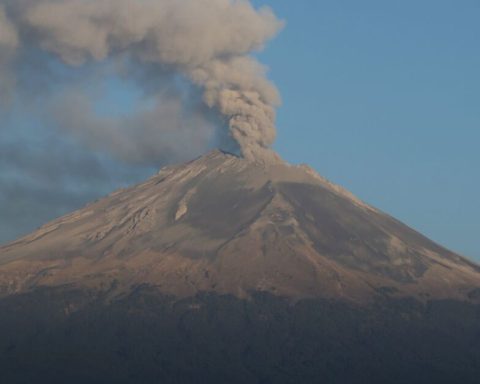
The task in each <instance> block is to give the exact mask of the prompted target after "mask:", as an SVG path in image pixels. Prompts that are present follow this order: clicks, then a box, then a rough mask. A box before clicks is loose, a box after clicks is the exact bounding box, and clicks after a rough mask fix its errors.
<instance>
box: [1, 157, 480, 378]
mask: <svg viewBox="0 0 480 384" xmlns="http://www.w3.org/2000/svg"><path fill="white" fill-rule="evenodd" d="M0 294H1V299H0V310H1V311H2V312H1V313H3V315H2V316H1V318H0V336H1V337H0V363H1V366H2V368H3V369H2V372H3V373H2V374H1V375H3V376H4V379H5V380H7V381H2V382H9V383H15V382H22V383H23V382H33V381H35V382H48V383H53V382H65V381H66V380H68V381H69V382H74V383H76V382H78V383H80V382H82V383H84V382H89V383H97V382H98V383H110V382H112V383H144V382H145V383H150V382H151V383H154V382H156V383H158V382H162V383H164V382H165V383H194V382H195V383H197V382H198V383H217V382H218V383H220V382H222V383H227V382H228V383H237V382H238V383H270V382H271V383H299V382H302V383H310V382H311V383H317V382H318V383H324V382H325V383H328V382H332V383H333V382H335V383H343V382H345V383H346V382H348V383H356V382H358V383H361V382H362V383H363V382H365V383H367V382H368V383H376V382H378V383H380V382H381V383H390V382H392V383H397V382H398V383H404V382H408V383H423V382H425V383H426V382H436V383H440V382H441V383H443V382H462V383H470V382H472V383H473V382H476V381H474V380H477V379H478V374H479V373H480V352H479V351H480V348H479V347H480V337H479V335H480V307H479V302H480V267H479V266H477V265H476V264H475V263H473V262H471V261H469V260H467V259H465V258H463V257H461V256H459V255H457V254H455V253H453V252H450V251H448V250H446V249H444V248H443V247H441V246H439V245H437V244H435V243H434V242H432V241H430V240H429V239H427V238H426V237H424V236H422V235H421V234H419V233H417V232H416V231H414V230H412V229H410V228H409V227H407V226H406V225H404V224H402V223H401V222H399V221H397V220H395V219H394V218H392V217H390V216H389V215H387V214H385V213H383V212H381V211H379V210H377V209H375V208H374V207H371V206H370V205H368V204H366V203H364V202H362V201H360V200H359V199H357V198H356V197H354V196H353V195H352V194H351V193H349V192H348V191H346V190H344V189H343V188H341V187H339V186H337V185H334V184H332V183H331V182H329V181H328V180H326V179H324V178H323V177H321V176H320V175H318V174H317V173H316V172H315V171H314V170H313V169H311V168H309V167H308V166H306V165H300V166H293V165H289V164H286V163H284V162H282V161H274V162H271V163H265V162H255V161H252V160H247V159H244V158H240V157H238V156H235V155H233V154H229V153H226V152H222V151H219V150H216V151H213V152H211V153H209V154H207V155H205V156H203V157H201V158H198V159H196V160H194V161H192V162H189V163H186V164H181V165H175V166H168V167H165V168H163V169H162V170H161V171H160V172H159V173H158V174H156V175H155V176H153V177H152V178H150V179H149V180H147V181H146V182H145V183H143V184H140V185H138V186H134V187H132V188H129V189H124V190H119V191H117V192H115V193H113V194H111V195H109V196H107V197H105V198H103V199H100V200H98V201H96V202H94V203H91V204H89V205H88V206H86V207H85V208H83V209H80V210H78V211H76V212H74V213H72V214H70V215H67V216H65V217H62V218H60V219H58V220H55V221H53V222H51V223H49V224H46V225H45V226H43V227H41V228H40V229H38V230H37V231H35V232H34V233H32V234H30V235H28V236H26V237H23V238H21V239H19V240H17V241H15V242H13V243H11V244H8V245H6V246H4V247H2V248H0ZM29 380H33V381H29ZM452 380H453V381H452ZM459 380H460V381H459Z"/></svg>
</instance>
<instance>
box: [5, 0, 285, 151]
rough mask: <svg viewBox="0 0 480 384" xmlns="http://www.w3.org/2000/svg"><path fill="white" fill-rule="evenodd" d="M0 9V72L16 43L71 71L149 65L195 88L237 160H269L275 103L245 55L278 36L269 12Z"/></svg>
mask: <svg viewBox="0 0 480 384" xmlns="http://www.w3.org/2000/svg"><path fill="white" fill-rule="evenodd" d="M2 4H3V5H4V9H2V8H1V7H0V52H7V51H8V53H6V54H5V57H2V56H0V66H1V67H4V66H5V64H4V63H6V62H8V61H10V60H11V55H12V52H13V51H14V50H15V48H16V47H17V45H18V44H22V42H21V40H22V39H24V40H25V41H28V44H29V45H33V46H35V47H37V48H40V49H41V50H44V51H47V52H49V53H52V54H55V55H57V56H58V57H59V58H60V59H61V60H62V61H63V62H65V63H66V64H68V65H72V66H81V65H83V64H85V63H88V62H92V61H97V62H101V61H105V60H107V59H112V58H113V59H114V58H116V57H125V56H128V57H129V59H130V60H132V62H133V63H134V65H135V66H136V70H138V69H139V68H140V69H141V68H142V67H143V66H145V67H151V66H152V65H155V66H158V68H159V70H161V71H164V72H165V71H166V72H169V73H172V74H176V75H178V74H181V75H182V76H184V77H185V78H187V79H188V80H189V81H190V82H191V83H192V84H194V85H196V86H198V87H199V88H200V89H201V90H202V93H203V95H202V99H203V102H204V103H205V104H206V105H207V106H208V107H209V108H211V109H213V110H215V111H217V112H219V113H220V114H221V116H223V120H224V122H225V124H226V125H228V126H229V129H230V134H231V136H232V137H233V138H234V139H235V140H236V142H237V143H238V144H239V146H240V149H241V152H242V154H243V156H245V157H247V158H249V159H258V158H260V157H261V158H269V157H270V156H272V152H271V151H270V150H269V147H270V146H271V144H272V143H273V141H274V139H275V107H276V106H278V104H279V103H280V97H279V94H278V91H277V89H276V88H275V86H274V85H273V84H272V83H270V82H269V81H268V80H267V78H266V75H265V73H266V69H265V67H264V66H262V65H261V64H260V63H259V62H258V61H257V60H255V59H254V58H253V57H252V56H251V55H250V54H251V53H252V52H254V51H258V50H261V49H262V48H263V46H264V44H265V43H266V42H267V41H268V40H269V39H271V38H272V37H274V36H275V35H276V34H277V32H278V31H279V30H280V29H281V28H282V25H283V24H282V22H281V21H279V20H278V19H277V18H276V17H275V15H274V14H273V12H272V11H271V10H270V9H269V8H267V7H263V8H260V9H255V8H254V7H253V6H252V4H251V3H250V2H249V1H247V0H15V1H12V0H0V6H1V5H2ZM7 15H8V16H7ZM25 44H26V43H25ZM4 47H6V48H8V49H6V48H4ZM0 55H1V54H0ZM2 62H3V64H2ZM0 71H1V68H0ZM3 78H5V76H3ZM1 79H2V73H1V72H0V86H3V87H7V84H2V83H1V81H2V80H1Z"/></svg>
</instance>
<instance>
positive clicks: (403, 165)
mask: <svg viewBox="0 0 480 384" xmlns="http://www.w3.org/2000/svg"><path fill="white" fill-rule="evenodd" d="M257 3H258V4H265V3H268V2H265V1H263V2H260V1H258V2H257ZM270 4H271V5H272V6H273V8H274V9H275V11H276V13H277V14H278V15H279V16H280V17H281V18H283V19H285V20H286V22H287V25H286V28H285V30H284V31H283V32H282V33H281V34H280V35H279V36H278V37H277V38H276V39H275V41H273V42H272V43H271V44H269V46H268V47H267V49H266V51H265V52H264V53H263V54H261V56H260V58H261V60H262V61H263V62H265V63H266V64H267V65H269V67H270V77H271V78H272V79H273V80H274V81H275V82H276V84H277V86H278V87H279V88H280V91H281V93H282V97H283V106H282V107H281V109H280V110H279V115H278V131H279V134H278V140H277V143H276V145H275V148H276V149H277V150H278V151H279V152H280V154H281V155H282V156H283V157H284V158H286V159H287V160H288V161H290V162H293V163H298V162H306V163H309V164H310V165H312V166H313V167H314V168H315V169H317V170H318V171H319V172H320V173H321V174H323V175H324V176H326V177H328V178H329V179H331V180H332V181H334V182H336V183H339V184H341V185H343V186H344V187H346V188H348V189H350V190H351V191H353V192H354V193H355V194H357V195H358V196H359V197H361V198H362V199H364V200H366V201H367V202H369V203H371V204H373V205H375V206H377V207H379V208H381V209H383V210H384V211H386V212H388V213H390V214H392V215H393V216H395V217H397V218H399V219H401V220H402V221H404V222H406V223H407V224H409V225H411V226H413V227H414V228H415V229H417V230H419V231H421V232H423V233H424V234H426V235H428V236H429V237H431V238H432V239H434V240H436V241H437V242H439V243H441V244H443V245H445V246H447V247H449V248H451V249H453V250H455V251H457V252H460V253H462V254H464V255H468V256H470V257H474V258H476V259H477V260H480V245H479V243H478V241H477V239H478V237H479V235H480V222H479V217H480V201H479V198H478V196H480V177H479V172H478V168H479V167H480V151H479V145H480V74H479V70H480V46H479V42H480V23H479V20H480V2H478V1H471V0H461V1H445V0H435V1H432V0H422V1H418V0H417V1H412V0H406V1H401V2H400V1H396V2H393V1H380V0H376V1H372V0H365V1H361V2H359V1H354V0H328V1H323V0H322V1H295V2H292V1H290V0H276V1H275V2H271V3H270Z"/></svg>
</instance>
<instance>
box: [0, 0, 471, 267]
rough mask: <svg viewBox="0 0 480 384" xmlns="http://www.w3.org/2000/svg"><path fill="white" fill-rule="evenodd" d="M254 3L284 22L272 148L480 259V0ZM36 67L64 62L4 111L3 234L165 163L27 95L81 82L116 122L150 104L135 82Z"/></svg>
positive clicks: (269, 56) (0, 167) (271, 56)
mask: <svg viewBox="0 0 480 384" xmlns="http://www.w3.org/2000/svg"><path fill="white" fill-rule="evenodd" d="M254 2H255V4H257V5H264V4H266V5H270V6H271V7H272V8H273V9H274V11H275V12H276V14H277V15H278V16H279V17H281V18H282V19H284V20H285V21H286V27H285V29H284V30H283V31H282V32H281V33H280V35H279V36H278V37H277V38H276V39H275V40H274V41H272V42H271V43H269V44H268V46H267V47H266V50H265V52H262V53H260V54H259V55H258V56H259V58H260V60H261V61H262V62H263V63H265V64H266V65H267V66H269V67H270V73H269V76H270V78H271V79H272V80H273V81H274V82H275V83H276V84H277V86H278V87H279V89H280V91H281V94H282V98H283V105H282V107H281V108H280V109H279V111H278V140H277V142H276V144H275V149H276V150H277V151H278V152H279V153H280V154H281V155H282V157H284V158H285V159H286V160H287V161H289V162H292V163H308V164H310V165H311V166H313V167H314V168H315V169H317V170H318V171H319V173H321V174H322V175H324V176H326V177H327V178H329V179H330V180H332V181H333V182H335V183H338V184H340V185H342V186H344V187H346V188H347V189H349V190H351V191H352V192H353V193H355V194H356V195H358V196H359V197H360V198H362V199H363V200H365V201H367V202H369V203H370V204H372V205H374V206H376V207H378V208H380V209H382V210H384V211H386V212H388V213H390V214H391V215H393V216H395V217H397V218H399V219H400V220H402V221H404V222H405V223H407V224H409V225H410V226H412V227H414V228H415V229H417V230H419V231H420V232H422V233H424V234H426V235H427V236H429V237H431V238H432V239H433V240H435V241H437V242H439V243H441V244H443V245H445V246H447V247H448V248H450V249H452V250H455V251H457V252H459V253H462V254H464V255H467V256H470V257H473V258H475V259H476V260H479V261H480V245H479V244H478V242H477V237H478V236H479V235H480V224H479V223H478V217H479V216H480V202H479V200H478V196H479V195H480V178H479V177H478V171H477V169H478V168H479V166H480V153H479V151H478V146H479V144H480V105H479V104H480V76H479V73H478V71H479V68H480V49H479V41H480V23H479V20H480V2H479V1H478V0H457V1H453V0H452V1H445V0H436V1H433V0H421V1H418V0H417V1H412V0H404V1H395V2H394V1H384V0H383V1H381V0H375V1H373V0H364V1H361V2H360V1H358V0H328V1H323V0H320V1H311V0H308V1H307V0H296V1H292V0H275V1H266V0H262V1H260V0H255V1H254ZM37 54H38V53H35V52H33V55H37ZM26 62H27V63H30V64H28V65H32V64H31V63H35V65H36V66H38V65H44V66H45V68H47V69H48V68H49V67H52V66H53V67H52V68H50V69H48V70H47V71H46V72H45V76H42V77H35V78H30V77H29V73H31V72H32V71H31V69H30V68H29V67H28V65H26V68H20V69H18V70H19V72H20V73H21V74H22V77H21V80H22V81H24V82H25V83H28V82H29V81H33V83H31V84H33V86H30V87H27V89H28V90H29V92H30V91H31V93H32V94H33V96H32V95H25V94H23V95H20V96H21V99H20V100H21V103H20V104H18V103H17V105H16V108H14V110H13V112H10V113H8V114H4V115H2V116H1V117H2V120H1V121H0V128H1V129H0V186H1V187H2V188H1V190H0V208H1V210H2V217H0V242H5V241H8V240H11V239H13V238H14V237H16V236H19V235H21V234H23V233H26V232H29V231H31V230H33V229H34V228H35V227H37V226H39V225H41V224H42V223H44V222H45V221H48V220H50V219H52V218H54V217H56V216H59V215H62V214H64V213H67V212H69V211H70V210H72V209H75V208H77V207H80V206H82V205H83V204H85V203H86V202H88V201H90V200H92V199H95V198H98V197H100V196H102V195H104V194H106V193H108V192H109V191H111V190H114V189H116V188H118V187H120V186H125V185H128V184H131V183H134V182H137V181H140V180H142V179H143V178H145V177H147V176H148V175H149V174H151V173H153V172H155V170H156V168H157V166H160V165H161V164H160V163H158V164H157V163H155V164H140V165H139V166H131V164H130V165H129V164H126V163H122V161H121V160H118V159H116V160H115V159H112V158H108V156H107V157H105V156H104V155H102V154H99V153H94V152H92V151H90V152H89V151H85V149H84V148H82V147H81V146H79V145H78V143H76V142H75V141H72V139H71V138H69V137H68V136H62V135H58V134H57V133H58V132H57V131H55V130H51V129H50V128H49V127H46V126H44V125H42V124H43V123H41V121H42V120H41V119H39V116H40V115H41V111H42V109H43V108H44V107H45V106H44V105H42V103H41V102H38V101H36V102H34V103H29V102H27V103H25V100H27V101H28V99H29V98H30V97H34V96H35V95H37V96H38V94H40V95H41V94H42V92H43V91H44V88H45V86H46V85H48V86H49V87H52V88H53V91H55V88H58V89H61V88H62V86H63V85H64V84H67V83H68V81H70V82H73V83H76V84H77V85H78V84H81V87H82V88H84V89H85V90H86V93H87V94H90V95H95V97H93V98H92V100H94V107H95V110H96V112H97V113H99V114H100V115H104V116H105V117H108V116H111V117H116V118H118V117H121V116H124V115H128V114H131V113H132V111H134V110H135V109H136V108H137V107H138V105H139V103H142V102H144V100H142V92H140V90H139V89H138V87H136V86H135V83H134V82H125V81H123V80H121V79H119V78H114V77H113V78H112V77H111V76H107V77H104V76H103V77H102V73H105V72H104V70H105V68H103V69H102V65H100V66H96V68H93V69H92V68H84V69H82V70H80V71H77V72H75V71H73V72H71V71H70V70H66V71H65V70H64V69H62V68H61V66H60V67H58V63H57V64H55V63H53V64H52V63H51V61H50V59H49V58H48V57H43V56H34V57H33V58H32V60H27V61H26ZM106 66H107V67H108V63H106ZM104 67H105V66H104ZM107 72H108V71H107ZM85 73H86V74H85ZM67 80H68V81H67ZM29 84H30V83H29ZM52 84H53V85H52ZM24 88H25V87H24ZM40 99H41V98H40ZM25 105H27V107H25ZM207 126H208V124H207ZM206 129H207V128H206ZM196 150H198V148H197V149H196ZM186 151H187V153H189V152H188V148H187V149H186Z"/></svg>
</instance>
